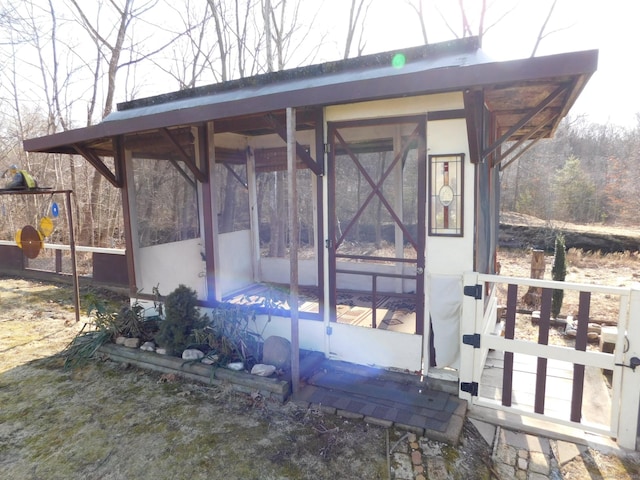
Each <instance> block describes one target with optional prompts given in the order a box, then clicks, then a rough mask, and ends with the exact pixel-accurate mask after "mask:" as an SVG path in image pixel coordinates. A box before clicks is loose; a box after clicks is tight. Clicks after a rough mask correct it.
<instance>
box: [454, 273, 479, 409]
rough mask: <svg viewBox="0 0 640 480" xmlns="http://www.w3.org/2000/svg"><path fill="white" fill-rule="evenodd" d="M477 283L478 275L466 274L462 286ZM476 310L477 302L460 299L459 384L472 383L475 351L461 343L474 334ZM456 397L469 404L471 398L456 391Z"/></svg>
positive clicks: (464, 296)
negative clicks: (463, 339) (464, 336)
mask: <svg viewBox="0 0 640 480" xmlns="http://www.w3.org/2000/svg"><path fill="white" fill-rule="evenodd" d="M477 283H478V274H477V273H476V272H467V273H465V274H464V276H463V283H462V285H463V286H468V285H476V284H477ZM477 308H478V301H477V300H476V299H475V298H473V297H469V296H467V295H463V297H462V318H461V320H460V339H459V340H458V341H459V342H460V371H459V372H458V377H459V380H460V383H461V384H462V383H472V382H473V381H474V378H473V369H474V364H475V354H476V351H477V350H476V349H475V348H474V347H473V346H471V345H466V344H464V343H463V342H462V336H463V335H470V334H473V333H476V312H477ZM458 395H459V397H460V398H461V399H463V400H466V401H467V402H469V403H471V400H472V396H471V394H470V393H469V392H464V391H462V390H460V389H459V390H458Z"/></svg>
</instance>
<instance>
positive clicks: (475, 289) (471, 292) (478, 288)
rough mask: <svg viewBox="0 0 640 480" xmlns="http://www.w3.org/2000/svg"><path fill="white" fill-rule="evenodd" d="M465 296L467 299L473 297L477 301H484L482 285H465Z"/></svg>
mask: <svg viewBox="0 0 640 480" xmlns="http://www.w3.org/2000/svg"><path fill="white" fill-rule="evenodd" d="M464 294H465V295H466V296H467V297H473V298H475V299H476V300H481V299H482V285H465V286H464Z"/></svg>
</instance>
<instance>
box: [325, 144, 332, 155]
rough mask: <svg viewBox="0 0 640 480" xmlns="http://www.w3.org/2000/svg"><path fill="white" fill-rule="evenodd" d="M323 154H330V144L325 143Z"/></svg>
mask: <svg viewBox="0 0 640 480" xmlns="http://www.w3.org/2000/svg"><path fill="white" fill-rule="evenodd" d="M324 153H331V144H330V143H325V144H324Z"/></svg>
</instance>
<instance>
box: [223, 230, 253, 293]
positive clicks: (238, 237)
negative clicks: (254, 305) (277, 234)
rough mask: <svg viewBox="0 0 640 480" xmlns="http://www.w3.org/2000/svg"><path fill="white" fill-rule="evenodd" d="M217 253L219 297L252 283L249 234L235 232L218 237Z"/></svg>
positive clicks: (247, 231)
mask: <svg viewBox="0 0 640 480" xmlns="http://www.w3.org/2000/svg"><path fill="white" fill-rule="evenodd" d="M217 247H218V251H219V255H218V264H217V265H216V282H217V288H218V289H219V291H220V292H221V295H222V296H223V297H224V296H225V295H227V294H229V293H231V292H234V291H236V290H240V289H241V288H244V287H246V286H248V285H251V284H252V283H253V267H252V262H251V255H250V252H251V232H250V231H249V230H239V231H237V232H230V233H223V234H220V235H218V242H217Z"/></svg>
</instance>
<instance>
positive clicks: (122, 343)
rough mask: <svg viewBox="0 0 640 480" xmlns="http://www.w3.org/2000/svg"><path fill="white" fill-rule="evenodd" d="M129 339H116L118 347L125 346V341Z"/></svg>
mask: <svg viewBox="0 0 640 480" xmlns="http://www.w3.org/2000/svg"><path fill="white" fill-rule="evenodd" d="M126 339H127V337H116V345H124V341H125V340H126Z"/></svg>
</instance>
